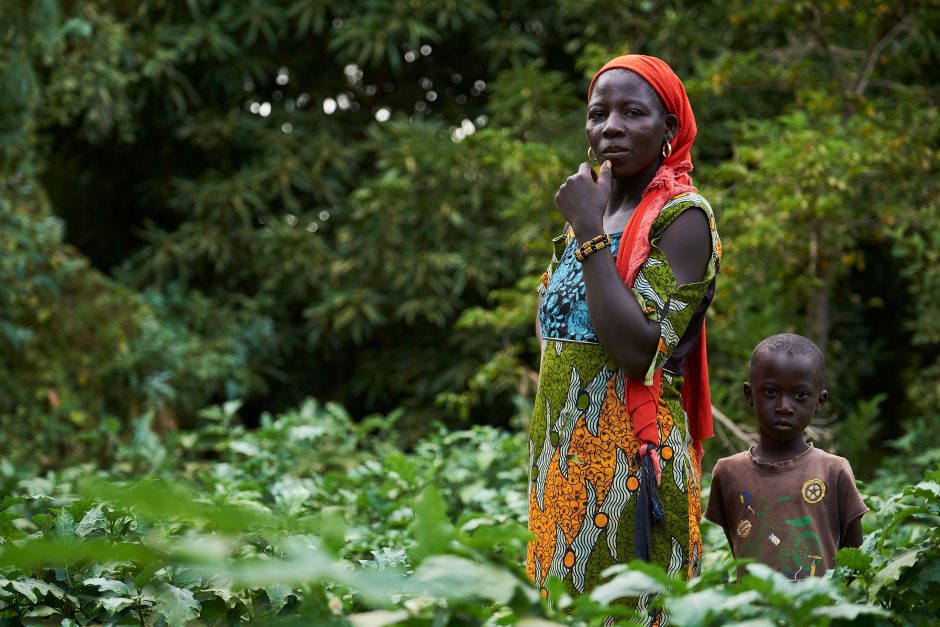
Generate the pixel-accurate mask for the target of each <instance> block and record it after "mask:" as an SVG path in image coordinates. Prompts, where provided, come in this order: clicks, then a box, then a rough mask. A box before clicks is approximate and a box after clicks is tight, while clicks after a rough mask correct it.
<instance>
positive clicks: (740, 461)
mask: <svg viewBox="0 0 940 627" xmlns="http://www.w3.org/2000/svg"><path fill="white" fill-rule="evenodd" d="M750 460H751V453H750V451H742V452H740V453H735V454H734V455H729V456H728V457H720V458H719V459H718V461H717V462H715V467H714V468H713V469H712V476H714V475H717V474H724V473H736V472H738V471H739V470H742V469H746V468H750Z"/></svg>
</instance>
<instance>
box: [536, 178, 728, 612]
mask: <svg viewBox="0 0 940 627" xmlns="http://www.w3.org/2000/svg"><path fill="white" fill-rule="evenodd" d="M689 210H692V211H704V212H705V214H706V216H707V218H708V222H709V224H710V225H711V242H712V251H711V258H710V260H709V263H708V268H707V271H706V273H705V277H704V280H703V281H701V282H699V283H691V284H687V285H682V286H676V280H675V278H674V276H673V273H672V270H671V268H670V267H669V263H668V261H667V259H666V255H665V254H664V253H663V252H662V251H661V250H660V249H659V248H658V247H657V246H656V244H657V242H658V241H659V238H660V237H661V236H662V234H663V232H664V231H665V230H666V228H667V227H668V226H669V225H670V224H672V222H673V220H675V219H676V217H678V216H679V214H681V213H682V212H683V211H689ZM620 236H621V234H612V235H611V239H612V245H611V247H610V250H609V252H608V251H599V252H597V253H595V254H611V255H613V256H614V257H615V258H616V255H617V250H618V247H619V244H620ZM650 243H651V247H650V256H649V258H648V259H647V260H646V262H645V263H644V264H643V265H642V266H641V268H640V272H639V274H638V275H637V278H636V280H635V282H634V286H633V288H632V292H633V294H634V295H635V297H636V298H637V300H638V301H639V303H640V306H641V307H643V309H644V311H647V312H648V314H647V315H648V316H649V318H650V319H652V320H655V321H656V322H658V323H659V324H660V327H661V329H662V332H661V336H660V342H659V350H658V351H657V354H656V355H655V357H654V358H653V360H652V362H651V364H650V368H649V372H648V373H647V376H646V383H647V385H649V384H650V383H651V382H652V377H653V374H654V373H655V372H656V371H657V370H658V369H660V368H663V376H662V394H661V396H660V401H659V408H658V412H657V413H658V415H657V422H658V428H659V438H660V443H661V446H660V449H659V450H660V457H661V464H662V483H661V484H660V487H659V490H660V495H661V497H662V500H663V504H664V507H665V511H666V517H665V519H664V520H663V522H662V523H659V524H657V525H654V526H653V530H652V559H653V561H655V562H657V563H659V564H661V565H662V566H663V567H664V568H666V569H667V570H668V571H669V572H670V573H671V574H673V575H680V576H682V577H684V578H688V577H691V576H694V575H696V574H698V571H699V565H700V559H701V555H702V540H701V535H700V533H699V521H700V520H701V515H702V512H701V503H700V500H699V482H700V477H699V475H698V469H697V465H696V462H695V452H694V449H693V443H692V439H691V437H690V436H689V429H688V420H687V418H686V415H685V412H684V410H683V409H682V399H681V397H680V393H679V391H680V389H681V388H682V383H683V378H682V373H683V372H684V371H685V358H686V356H687V355H688V353H689V352H690V351H691V349H692V348H693V347H694V346H695V343H696V342H697V341H698V338H699V334H700V332H701V328H702V321H703V320H704V316H705V311H706V310H707V309H708V306H709V305H710V304H711V300H712V296H713V294H714V284H715V275H716V273H717V271H718V265H719V261H720V257H721V242H720V240H719V239H718V233H717V232H716V230H715V219H714V215H713V213H712V209H711V206H710V205H709V204H708V202H707V201H705V199H704V198H702V197H701V196H699V195H698V194H693V193H686V194H680V195H679V196H676V197H675V198H673V199H672V200H670V201H669V202H668V203H666V205H665V206H664V207H663V209H662V211H661V212H660V215H659V216H658V217H657V218H656V220H655V221H654V222H653V224H652V227H651V229H650ZM577 246H578V243H577V241H576V240H574V238H573V237H572V235H571V232H570V230H569V231H568V233H566V234H565V235H563V236H560V237H559V238H556V240H555V255H554V257H553V259H552V264H551V265H550V266H549V271H548V272H547V273H546V275H545V276H543V279H542V283H543V288H542V289H541V290H540V291H541V292H542V299H541V303H540V307H539V324H540V326H541V331H542V363H541V367H540V369H539V386H538V392H537V394H536V398H535V409H534V412H533V415H532V419H531V422H530V427H529V467H530V471H529V472H530V482H529V530H530V531H531V532H532V533H533V534H534V535H535V538H534V539H533V540H532V541H531V542H530V543H529V547H528V556H527V560H526V571H527V572H528V575H529V577H531V578H532V580H533V581H534V582H535V584H536V585H537V586H539V587H540V588H542V592H543V594H545V589H544V587H543V586H544V583H545V581H546V580H547V579H548V577H550V576H551V577H555V578H558V579H560V580H562V581H564V583H565V584H566V586H567V589H568V591H569V592H570V593H571V594H574V595H579V594H584V593H586V592H589V591H590V590H591V589H592V588H594V587H595V586H597V585H598V584H600V583H601V582H602V573H603V572H604V570H605V569H607V568H608V567H609V566H611V565H613V564H619V563H625V562H629V561H630V560H631V559H632V556H633V522H634V516H635V512H636V500H637V498H636V497H637V489H638V487H639V483H640V482H639V472H640V465H639V459H638V449H639V446H640V442H639V441H638V440H637V439H636V437H635V436H634V432H633V424H632V420H631V417H630V416H629V415H627V413H626V409H625V402H624V377H623V373H622V371H621V370H620V369H619V368H618V367H617V365H616V364H615V363H614V362H613V360H612V359H611V358H610V356H609V355H608V354H607V352H606V351H605V350H604V347H603V346H602V345H601V344H600V342H599V341H598V339H597V335H596V334H595V332H594V329H593V327H592V326H591V320H590V316H589V315H588V308H587V301H586V299H585V287H584V278H583V275H582V273H581V266H580V264H579V263H578V262H577V261H576V260H575V259H574V251H575V249H576V248H577ZM639 602H640V604H643V603H644V600H643V599H640V601H639Z"/></svg>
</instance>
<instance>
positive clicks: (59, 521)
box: [52, 508, 75, 538]
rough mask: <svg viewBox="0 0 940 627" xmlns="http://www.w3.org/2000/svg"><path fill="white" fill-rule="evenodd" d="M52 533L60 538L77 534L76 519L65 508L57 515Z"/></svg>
mask: <svg viewBox="0 0 940 627" xmlns="http://www.w3.org/2000/svg"><path fill="white" fill-rule="evenodd" d="M52 533H53V535H54V536H56V537H58V538H71V537H72V536H73V535H74V534H75V519H74V518H72V515H71V514H70V513H69V512H68V510H66V509H64V508H63V509H62V511H60V512H59V515H58V516H56V518H55V526H54V527H53V531H52Z"/></svg>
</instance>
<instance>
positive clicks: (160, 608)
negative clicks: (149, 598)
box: [154, 584, 200, 627]
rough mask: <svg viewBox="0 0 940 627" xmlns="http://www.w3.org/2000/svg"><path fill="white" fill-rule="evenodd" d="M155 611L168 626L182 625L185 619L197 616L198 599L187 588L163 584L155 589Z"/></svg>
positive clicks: (178, 626)
mask: <svg viewBox="0 0 940 627" xmlns="http://www.w3.org/2000/svg"><path fill="white" fill-rule="evenodd" d="M154 596H155V597H156V599H157V607H156V610H157V613H158V614H160V615H161V616H163V618H164V620H166V622H167V625H169V627H182V626H183V625H185V624H186V621H189V620H193V619H194V618H196V617H197V616H199V609H200V606H199V601H197V600H196V599H195V597H194V596H193V593H192V592H190V591H189V590H183V589H182V588H177V587H176V586H171V585H170V584H163V585H162V586H160V588H159V589H158V590H157V591H156V593H155V594H154Z"/></svg>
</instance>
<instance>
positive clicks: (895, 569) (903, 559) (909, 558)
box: [868, 548, 924, 601]
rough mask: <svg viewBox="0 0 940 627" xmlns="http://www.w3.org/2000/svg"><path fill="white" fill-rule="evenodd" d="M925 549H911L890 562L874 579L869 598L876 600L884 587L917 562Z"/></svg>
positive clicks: (869, 590)
mask: <svg viewBox="0 0 940 627" xmlns="http://www.w3.org/2000/svg"><path fill="white" fill-rule="evenodd" d="M923 551H924V549H922V548H916V549H911V550H909V551H905V552H904V553H902V554H901V555H899V556H898V557H895V558H894V559H892V560H891V561H890V562H888V564H887V565H886V566H884V567H883V568H882V569H881V570H879V571H878V573H877V574H876V575H875V577H874V578H873V579H872V582H871V587H870V588H869V589H868V596H869V598H870V599H871V600H872V601H874V600H875V599H876V598H877V597H878V593H879V592H880V591H881V589H882V588H884V587H885V586H886V585H888V584H889V583H891V582H892V581H897V580H898V577H900V576H901V571H902V570H903V569H905V568H909V567H911V566H913V565H914V564H916V563H917V560H918V559H919V558H920V555H921V553H922V552H923Z"/></svg>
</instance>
